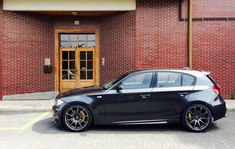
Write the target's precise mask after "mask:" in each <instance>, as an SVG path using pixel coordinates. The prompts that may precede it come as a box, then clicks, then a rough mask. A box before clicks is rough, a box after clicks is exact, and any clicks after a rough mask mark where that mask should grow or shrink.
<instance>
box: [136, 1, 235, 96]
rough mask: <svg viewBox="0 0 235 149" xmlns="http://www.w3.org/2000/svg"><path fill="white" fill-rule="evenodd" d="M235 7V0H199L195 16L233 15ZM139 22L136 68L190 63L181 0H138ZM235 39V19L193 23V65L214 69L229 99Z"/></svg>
mask: <svg viewBox="0 0 235 149" xmlns="http://www.w3.org/2000/svg"><path fill="white" fill-rule="evenodd" d="M185 2H186V1H184V3H183V11H182V12H183V17H185V18H186V17H187V3H185ZM199 6H200V7H199ZM234 7H235V1H234V0H228V1H226V2H224V1H223V2H222V1H219V0H218V1H210V0H198V1H194V3H193V8H194V11H193V13H194V15H193V17H194V18H195V17H197V18H199V17H225V16H226V17H233V16H234V14H235V9H232V8H234ZM136 24H137V26H136V52H135V53H136V54H135V55H136V59H135V60H136V62H135V64H136V68H175V67H183V66H187V63H188V61H187V59H188V54H187V22H183V21H179V20H178V2H177V1H174V0H166V1H161V0H138V2H137V10H136ZM234 41H235V21H207V22H206V21H203V22H201V21H200V22H196V21H194V22H193V68H194V69H200V70H207V71H211V72H212V75H213V76H214V78H215V79H216V80H217V81H218V82H219V84H220V85H221V87H222V94H223V96H225V97H226V98H230V97H231V94H232V93H235V83H234V80H235V42H234Z"/></svg>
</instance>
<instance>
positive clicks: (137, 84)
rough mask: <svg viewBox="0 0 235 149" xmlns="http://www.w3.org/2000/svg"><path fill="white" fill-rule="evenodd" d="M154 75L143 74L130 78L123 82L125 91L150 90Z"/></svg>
mask: <svg viewBox="0 0 235 149" xmlns="http://www.w3.org/2000/svg"><path fill="white" fill-rule="evenodd" d="M151 79H152V73H141V74H136V75H133V76H130V77H128V78H127V79H126V80H124V81H123V82H122V86H123V88H124V89H144V88H149V86H150V83H151Z"/></svg>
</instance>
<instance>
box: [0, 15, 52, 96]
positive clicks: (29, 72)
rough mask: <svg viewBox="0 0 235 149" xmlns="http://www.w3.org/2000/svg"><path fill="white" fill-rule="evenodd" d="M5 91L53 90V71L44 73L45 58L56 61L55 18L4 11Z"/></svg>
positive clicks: (3, 77)
mask: <svg viewBox="0 0 235 149" xmlns="http://www.w3.org/2000/svg"><path fill="white" fill-rule="evenodd" d="M2 20H3V42H4V45H3V49H2V53H3V55H4V57H3V58H2V61H3V62H4V63H3V66H2V67H3V74H2V79H3V83H2V85H3V94H4V95H8V94H19V93H31V92H43V91H51V90H54V84H53V78H54V73H52V74H44V72H43V65H44V58H48V57H49V58H51V60H52V64H53V61H54V60H53V57H54V51H53V48H54V47H53V42H54V38H53V37H54V36H53V21H52V20H51V18H50V17H47V16H42V15H37V14H33V13H20V12H18V13H14V12H7V11H4V12H3V17H2Z"/></svg>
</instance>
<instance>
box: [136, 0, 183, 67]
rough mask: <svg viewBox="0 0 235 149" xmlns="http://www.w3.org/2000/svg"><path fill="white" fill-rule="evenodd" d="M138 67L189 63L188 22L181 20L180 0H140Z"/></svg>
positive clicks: (177, 65) (137, 27) (137, 15)
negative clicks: (179, 14) (179, 11)
mask: <svg viewBox="0 0 235 149" xmlns="http://www.w3.org/2000/svg"><path fill="white" fill-rule="evenodd" d="M136 24H137V26H136V52H135V57H136V58H135V60H136V62H135V67H136V68H182V67H185V66H187V23H184V22H179V21H178V1H173V0H165V1H161V0H147V1H146V0H138V2H137V10H136Z"/></svg>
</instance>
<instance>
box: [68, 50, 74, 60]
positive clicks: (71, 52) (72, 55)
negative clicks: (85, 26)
mask: <svg viewBox="0 0 235 149" xmlns="http://www.w3.org/2000/svg"><path fill="white" fill-rule="evenodd" d="M69 59H70V60H75V51H69Z"/></svg>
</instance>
